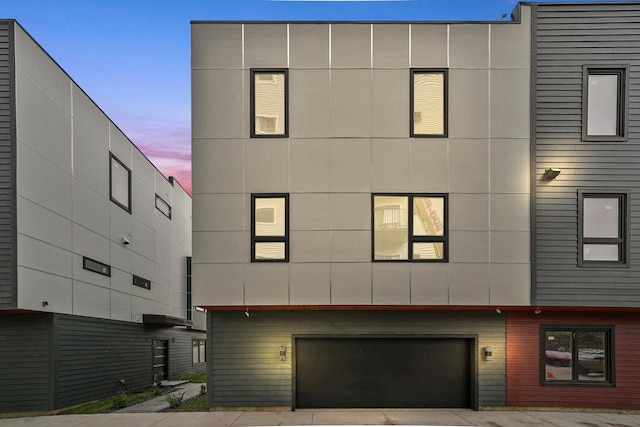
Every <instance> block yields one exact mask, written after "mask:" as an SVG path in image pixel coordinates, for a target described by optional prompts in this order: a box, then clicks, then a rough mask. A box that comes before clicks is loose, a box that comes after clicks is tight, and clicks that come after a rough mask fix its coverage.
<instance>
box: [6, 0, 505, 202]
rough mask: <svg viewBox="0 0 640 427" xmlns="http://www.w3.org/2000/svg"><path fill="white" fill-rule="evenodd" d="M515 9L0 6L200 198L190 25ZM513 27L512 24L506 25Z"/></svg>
mask: <svg viewBox="0 0 640 427" xmlns="http://www.w3.org/2000/svg"><path fill="white" fill-rule="evenodd" d="M516 4H517V2H516V1H515V0H374V1H364V0H357V1H355V0H352V1H344V0H306V1H303V0H0V18H14V19H16V20H17V21H18V22H19V23H20V24H21V25H22V26H23V27H24V29H25V30H26V31H27V32H28V33H29V34H31V36H32V37H33V38H34V39H35V40H36V41H37V42H38V43H40V45H41V46H42V47H43V48H44V49H45V50H46V51H47V52H48V53H49V55H51V57H53V59H54V60H55V61H56V62H57V63H58V64H59V65H60V66H61V67H62V68H63V69H64V70H65V71H66V72H67V73H68V74H69V76H70V77H71V78H72V79H73V80H74V81H75V82H76V83H77V84H78V85H79V86H80V87H81V88H82V89H84V91H85V92H86V93H87V94H88V95H89V96H90V97H91V98H92V99H93V100H94V102H95V103H96V104H97V105H98V106H99V107H100V108H101V109H102V110H103V111H104V112H105V113H106V114H107V115H108V116H109V118H110V119H111V120H112V121H113V122H114V123H116V125H117V126H118V127H120V129H122V131H123V132H124V133H125V134H126V135H127V136H128V137H129V138H130V139H131V140H132V141H133V143H134V144H136V145H137V146H138V147H139V148H140V149H141V150H142V152H143V153H145V154H146V155H147V157H149V159H150V160H151V161H152V162H153V163H154V164H155V165H156V167H158V169H160V171H162V172H163V173H164V174H165V175H166V176H174V177H175V178H176V179H177V180H178V181H179V182H180V184H181V185H182V186H183V187H185V188H186V189H187V191H189V193H190V192H191V124H190V120H191V79H190V73H191V69H190V54H191V46H190V25H189V23H190V21H191V20H312V21H319V20H320V21H331V20H335V21H340V20H351V21H353V20H366V21H375V20H385V21H389V20H401V21H402V20H404V21H440V20H445V21H466V20H480V21H494V20H497V19H498V18H499V17H500V15H502V14H504V13H507V14H510V13H511V11H512V10H513V8H514V7H515V6H516ZM507 19H508V18H507Z"/></svg>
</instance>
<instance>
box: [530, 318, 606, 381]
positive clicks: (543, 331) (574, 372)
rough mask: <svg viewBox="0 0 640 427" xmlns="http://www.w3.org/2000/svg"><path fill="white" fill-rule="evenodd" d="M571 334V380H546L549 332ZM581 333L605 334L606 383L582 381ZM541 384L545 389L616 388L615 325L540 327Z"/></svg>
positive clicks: (604, 373)
mask: <svg viewBox="0 0 640 427" xmlns="http://www.w3.org/2000/svg"><path fill="white" fill-rule="evenodd" d="M554 331H556V332H570V333H571V334H572V338H571V340H572V341H571V362H570V367H571V376H572V379H571V380H557V379H554V380H548V379H547V378H546V359H547V354H546V350H547V339H546V337H547V332H554ZM581 332H603V333H604V334H605V348H604V351H605V369H604V370H605V372H603V375H604V376H605V380H604V381H589V380H584V379H583V380H581V379H580V378H579V377H580V373H581V370H580V368H579V366H578V365H579V363H580V359H579V354H578V352H579V345H578V342H577V338H576V336H577V334H578V333H581ZM540 384H541V385H543V386H545V387H554V386H581V387H615V385H616V376H615V326H613V325H555V324H554V325H540Z"/></svg>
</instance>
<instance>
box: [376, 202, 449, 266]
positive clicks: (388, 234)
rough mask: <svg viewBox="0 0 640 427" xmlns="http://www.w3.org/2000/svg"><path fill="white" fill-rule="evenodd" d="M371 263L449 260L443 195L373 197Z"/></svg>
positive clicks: (445, 205) (445, 206) (445, 208)
mask: <svg viewBox="0 0 640 427" xmlns="http://www.w3.org/2000/svg"><path fill="white" fill-rule="evenodd" d="M372 204H373V213H372V222H373V260H374V261H394V260H395V261H431V262H443V261H447V260H448V247H447V195H446V194H411V195H398V194H374V195H373V203H372Z"/></svg>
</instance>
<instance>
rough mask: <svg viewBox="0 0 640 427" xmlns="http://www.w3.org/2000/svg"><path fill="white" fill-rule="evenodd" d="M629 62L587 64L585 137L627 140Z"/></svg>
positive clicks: (585, 67) (585, 70)
mask: <svg viewBox="0 0 640 427" xmlns="http://www.w3.org/2000/svg"><path fill="white" fill-rule="evenodd" d="M628 78H629V66H623V67H610V66H599V65H585V66H584V67H583V70H582V79H583V88H582V93H583V96H582V139H583V140H585V141H607V140H612V141H625V140H627V138H628V136H627V128H628V124H627V122H628V120H627V117H628V114H627V103H628V100H627V98H628V96H627V92H628V89H627V88H628V86H629V85H628Z"/></svg>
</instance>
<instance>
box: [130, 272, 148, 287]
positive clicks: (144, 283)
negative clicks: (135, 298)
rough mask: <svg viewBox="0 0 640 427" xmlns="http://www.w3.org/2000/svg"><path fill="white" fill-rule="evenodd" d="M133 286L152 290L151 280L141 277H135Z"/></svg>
mask: <svg viewBox="0 0 640 427" xmlns="http://www.w3.org/2000/svg"><path fill="white" fill-rule="evenodd" d="M133 286H137V287H139V288H143V289H147V290H151V280H149V279H145V278H143V277H140V276H136V275H135V274H134V275H133Z"/></svg>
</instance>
